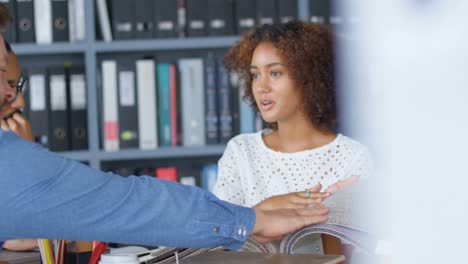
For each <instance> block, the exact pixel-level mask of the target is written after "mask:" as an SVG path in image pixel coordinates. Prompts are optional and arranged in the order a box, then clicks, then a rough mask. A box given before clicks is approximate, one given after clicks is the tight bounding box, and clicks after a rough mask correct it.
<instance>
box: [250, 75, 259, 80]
mask: <svg viewBox="0 0 468 264" xmlns="http://www.w3.org/2000/svg"><path fill="white" fill-rule="evenodd" d="M250 76H251V77H252V79H254V80H255V79H257V78H258V74H256V73H251V74H250Z"/></svg>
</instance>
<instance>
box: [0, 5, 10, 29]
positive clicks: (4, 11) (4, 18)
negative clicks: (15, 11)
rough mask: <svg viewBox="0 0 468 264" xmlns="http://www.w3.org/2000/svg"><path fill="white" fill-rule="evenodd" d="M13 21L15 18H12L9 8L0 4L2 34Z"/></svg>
mask: <svg viewBox="0 0 468 264" xmlns="http://www.w3.org/2000/svg"><path fill="white" fill-rule="evenodd" d="M12 20H13V18H12V17H11V14H10V10H8V7H7V6H6V5H5V4H3V3H0V32H3V31H4V30H5V28H6V27H7V26H8V24H10V23H11V21H12Z"/></svg>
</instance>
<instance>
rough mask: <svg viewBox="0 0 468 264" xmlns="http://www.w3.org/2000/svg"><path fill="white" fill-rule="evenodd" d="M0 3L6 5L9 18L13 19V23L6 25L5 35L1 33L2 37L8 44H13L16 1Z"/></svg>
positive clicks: (14, 38) (4, 0)
mask: <svg viewBox="0 0 468 264" xmlns="http://www.w3.org/2000/svg"><path fill="white" fill-rule="evenodd" d="M0 3H3V4H5V5H6V7H7V8H8V10H9V11H10V14H11V16H12V17H13V22H12V23H11V24H10V25H8V27H7V28H6V31H5V33H3V36H4V37H5V40H6V41H8V42H9V43H15V42H16V20H17V17H16V0H1V1H0Z"/></svg>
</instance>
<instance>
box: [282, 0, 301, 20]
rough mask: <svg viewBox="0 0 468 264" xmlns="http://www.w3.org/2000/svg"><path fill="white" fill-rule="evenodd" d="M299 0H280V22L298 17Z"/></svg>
mask: <svg viewBox="0 0 468 264" xmlns="http://www.w3.org/2000/svg"><path fill="white" fill-rule="evenodd" d="M297 13H298V9H297V1H291V0H278V20H279V21H278V22H279V23H286V22H288V21H291V20H295V19H297V17H298V16H297Z"/></svg>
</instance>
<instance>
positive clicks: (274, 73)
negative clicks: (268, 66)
mask: <svg viewBox="0 0 468 264" xmlns="http://www.w3.org/2000/svg"><path fill="white" fill-rule="evenodd" d="M280 75H281V72H279V71H271V76H273V77H279V76H280Z"/></svg>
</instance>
